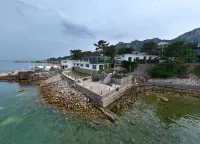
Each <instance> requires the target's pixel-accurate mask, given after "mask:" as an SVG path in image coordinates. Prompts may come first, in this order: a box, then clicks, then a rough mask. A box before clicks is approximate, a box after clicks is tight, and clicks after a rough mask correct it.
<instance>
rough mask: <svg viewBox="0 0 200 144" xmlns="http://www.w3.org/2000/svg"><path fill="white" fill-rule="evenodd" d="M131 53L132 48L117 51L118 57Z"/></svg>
mask: <svg viewBox="0 0 200 144" xmlns="http://www.w3.org/2000/svg"><path fill="white" fill-rule="evenodd" d="M133 51H135V49H134V48H126V47H124V48H120V49H118V55H123V54H131V53H132V52H133Z"/></svg>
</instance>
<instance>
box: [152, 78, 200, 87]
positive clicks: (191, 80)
mask: <svg viewBox="0 0 200 144" xmlns="http://www.w3.org/2000/svg"><path fill="white" fill-rule="evenodd" d="M149 82H151V83H167V84H179V85H190V86H200V79H194V78H188V79H178V78H176V79H150V80H149Z"/></svg>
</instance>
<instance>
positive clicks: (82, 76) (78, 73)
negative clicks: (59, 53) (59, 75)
mask: <svg viewBox="0 0 200 144" xmlns="http://www.w3.org/2000/svg"><path fill="white" fill-rule="evenodd" d="M66 74H67V75H69V76H71V77H73V78H76V79H80V78H84V77H88V76H90V75H89V74H85V73H81V72H76V71H71V72H66Z"/></svg>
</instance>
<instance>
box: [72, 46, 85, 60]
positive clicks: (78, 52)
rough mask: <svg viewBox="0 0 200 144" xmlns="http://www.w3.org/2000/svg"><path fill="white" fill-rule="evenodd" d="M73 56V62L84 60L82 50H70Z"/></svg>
mask: <svg viewBox="0 0 200 144" xmlns="http://www.w3.org/2000/svg"><path fill="white" fill-rule="evenodd" d="M70 53H71V56H72V59H73V60H79V59H81V58H82V56H83V55H82V50H80V49H77V50H70Z"/></svg>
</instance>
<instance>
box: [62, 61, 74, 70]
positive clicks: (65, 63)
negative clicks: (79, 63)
mask: <svg viewBox="0 0 200 144" xmlns="http://www.w3.org/2000/svg"><path fill="white" fill-rule="evenodd" d="M75 62H76V61H75V60H62V61H61V65H62V66H67V68H72V67H73V66H74V63H75Z"/></svg>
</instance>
